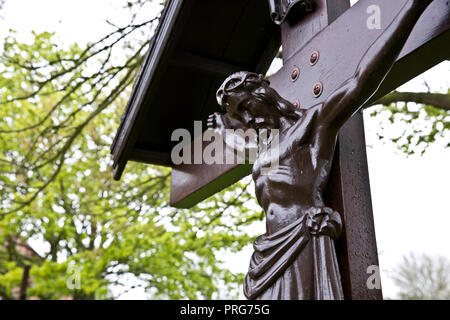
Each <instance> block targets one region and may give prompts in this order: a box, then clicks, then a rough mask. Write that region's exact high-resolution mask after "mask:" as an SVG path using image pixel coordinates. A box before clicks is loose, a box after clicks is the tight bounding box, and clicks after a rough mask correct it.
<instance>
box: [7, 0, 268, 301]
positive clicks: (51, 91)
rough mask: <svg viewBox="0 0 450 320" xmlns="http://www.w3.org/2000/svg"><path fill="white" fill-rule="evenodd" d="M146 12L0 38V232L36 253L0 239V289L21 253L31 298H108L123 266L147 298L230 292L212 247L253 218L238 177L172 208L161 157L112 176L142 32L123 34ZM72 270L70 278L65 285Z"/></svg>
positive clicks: (235, 238)
mask: <svg viewBox="0 0 450 320" xmlns="http://www.w3.org/2000/svg"><path fill="white" fill-rule="evenodd" d="M142 4H143V2H142V1H136V2H135V3H134V4H133V6H140V5H142ZM131 9H132V10H136V8H135V7H133V8H130V10H131ZM156 22H157V19H156V18H155V19H152V20H148V21H143V22H140V23H135V22H134V21H132V23H131V24H130V25H128V26H125V27H115V30H114V31H113V32H112V33H111V34H109V35H107V36H105V37H104V38H102V39H101V40H99V41H98V42H96V43H92V44H89V45H88V46H87V47H85V48H82V47H80V46H78V45H75V44H74V45H71V46H69V47H68V48H64V47H61V46H58V45H57V44H56V43H55V41H54V40H53V34H51V33H40V34H34V41H33V42H32V43H29V44H24V43H20V42H18V41H17V40H16V39H15V38H14V33H13V32H12V33H11V34H10V35H9V36H8V37H7V38H6V39H5V41H4V53H3V56H2V69H1V73H0V87H1V89H0V96H1V97H0V101H1V102H0V103H1V106H2V107H1V108H0V118H1V119H3V121H2V122H1V123H0V153H1V156H0V171H1V172H2V174H1V176H0V210H1V211H0V215H1V220H0V229H1V230H2V232H1V234H0V243H3V244H6V243H13V241H15V240H16V239H17V240H18V241H20V242H24V243H25V242H30V241H31V242H32V241H34V242H37V243H39V245H40V247H41V248H43V250H41V251H43V254H42V257H40V258H37V259H33V260H32V261H31V260H30V259H29V257H27V256H25V255H23V254H21V252H20V251H19V250H18V249H17V248H16V247H15V246H3V247H1V248H0V251H1V254H0V259H1V262H0V265H1V266H2V273H1V275H0V295H1V296H2V297H3V298H15V297H14V295H13V294H12V292H13V289H14V288H16V287H17V286H19V285H20V282H21V279H22V273H23V271H22V270H23V266H24V265H31V266H32V268H31V271H30V274H31V279H32V280H31V282H30V286H29V288H28V290H27V294H28V296H34V297H38V298H46V299H57V298H61V297H67V296H72V297H73V298H76V299H91V298H110V297H112V296H111V295H112V292H113V291H111V288H112V286H117V285H121V284H122V282H123V279H124V277H125V276H128V275H133V276H135V277H136V278H138V279H139V280H141V281H139V282H138V283H140V285H142V286H144V287H145V288H146V289H148V291H149V293H150V294H151V295H152V296H153V297H154V298H158V297H163V298H164V297H165V298H211V297H217V296H218V295H219V294H220V290H219V289H220V288H222V289H224V290H223V292H225V295H222V297H233V296H235V295H236V292H237V290H238V289H237V285H236V284H237V283H239V282H241V281H242V278H243V275H242V274H237V275H236V274H232V273H231V272H229V271H227V270H223V268H221V262H222V261H221V256H220V255H221V252H222V250H223V248H229V249H230V250H240V249H241V248H242V247H243V246H244V245H246V244H247V243H249V242H250V241H251V236H250V235H248V234H247V233H246V232H244V231H245V230H244V227H245V225H248V224H250V223H251V222H252V221H254V220H257V219H261V218H262V214H261V212H258V211H257V212H255V211H253V210H250V209H249V208H248V209H246V208H245V206H248V207H250V206H251V203H252V202H253V201H254V200H253V199H252V197H251V196H250V193H249V188H248V183H245V182H242V183H239V184H237V185H236V186H234V187H233V189H232V190H233V191H232V192H230V191H224V192H223V193H222V194H221V195H218V197H215V198H212V199H211V200H210V201H207V202H205V203H203V204H202V205H200V206H198V207H196V208H193V209H192V210H176V209H173V208H169V206H168V199H167V195H168V192H167V191H168V183H169V179H168V178H169V170H168V169H165V168H160V167H154V166H145V165H140V164H131V165H130V166H129V167H128V169H127V173H126V174H125V176H124V177H123V178H122V180H121V181H120V182H115V181H112V178H111V173H110V169H109V168H110V165H111V159H110V156H109V147H110V144H111V141H112V139H113V137H114V134H115V131H116V129H117V124H118V123H119V121H120V116H121V113H122V110H123V108H124V106H125V103H126V101H127V98H128V95H129V92H130V86H131V84H132V82H133V79H134V77H135V76H136V73H137V71H138V68H139V65H140V63H141V61H142V59H143V55H144V53H145V50H146V48H147V45H148V43H149V41H150V40H146V39H145V38H146V37H145V36H143V37H142V38H139V37H137V38H133V37H132V36H131V35H132V34H136V33H139V32H140V31H141V30H142V29H143V28H147V27H148V26H149V25H152V24H153V25H154V24H155V23H156ZM118 50H120V51H121V54H115V53H114V52H115V51H118ZM219 197H220V198H222V197H224V198H225V199H227V200H222V199H221V200H220V201H219V200H218V199H220V198H219ZM74 267H75V268H74ZM68 270H69V272H68ZM72 271H77V272H80V274H79V277H80V280H81V286H80V288H78V289H77V288H70V286H68V285H67V283H68V281H70V278H71V276H73V274H72Z"/></svg>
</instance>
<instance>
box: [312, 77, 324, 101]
mask: <svg viewBox="0 0 450 320" xmlns="http://www.w3.org/2000/svg"><path fill="white" fill-rule="evenodd" d="M322 91H323V85H322V82H320V81H319V82H316V83H315V84H314V87H313V94H314V97H316V98H317V97H319V96H320V95H321V94H322Z"/></svg>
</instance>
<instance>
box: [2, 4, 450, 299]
mask: <svg viewBox="0 0 450 320" xmlns="http://www.w3.org/2000/svg"><path fill="white" fill-rule="evenodd" d="M122 3H123V2H122V1H118V0H116V1H113V0H95V1H92V0H89V1H88V0H77V1H74V0H39V1H36V0H6V3H5V7H4V9H3V10H2V11H0V16H2V17H3V18H0V39H2V38H3V37H4V35H5V34H6V33H7V30H8V29H10V28H12V29H15V30H17V31H18V32H19V36H20V37H21V39H27V37H28V36H27V35H28V34H29V32H30V31H31V30H35V31H57V35H58V37H59V38H60V39H61V40H63V41H64V42H66V43H68V44H69V43H73V42H79V43H86V42H87V41H94V40H96V39H98V38H99V37H100V36H102V35H104V34H105V33H107V32H108V31H109V30H110V26H109V25H108V24H106V23H105V20H106V19H108V20H111V21H113V22H114V23H116V24H119V25H120V24H121V21H122V22H123V24H125V23H126V21H127V20H126V17H125V16H123V15H122V16H121V15H118V12H119V8H120V5H121V4H122ZM148 14H150V15H151V16H154V13H152V10H151V9H149V10H148ZM0 41H1V40H0ZM424 79H426V81H427V83H428V84H429V85H430V87H431V88H432V90H433V91H440V92H447V89H448V87H449V82H450V62H448V61H447V62H445V63H442V64H440V65H438V66H437V67H435V68H433V69H431V70H429V71H428V72H427V73H426V74H424V75H422V76H420V77H418V79H415V80H413V81H411V82H409V83H408V84H406V85H404V86H402V87H401V88H400V89H401V90H404V91H406V90H410V91H425V90H426V87H424V85H423V80H424ZM365 125H366V140H367V143H368V145H371V147H369V148H368V150H367V153H368V158H369V173H370V179H371V180H370V184H371V189H372V200H373V209H374V216H375V226H376V235H377V243H378V250H379V252H380V257H379V258H380V266H381V270H382V281H383V282H382V285H383V291H384V294H385V296H386V297H395V294H396V289H395V286H394V285H393V284H392V281H391V280H390V279H389V278H388V277H387V271H389V270H392V268H393V267H394V266H395V265H396V264H397V263H399V262H400V261H401V257H402V256H403V255H404V254H407V253H409V252H416V253H423V252H425V253H430V254H441V255H444V256H446V257H448V258H450V250H449V249H448V244H449V243H450V232H449V231H448V226H450V193H449V191H448V190H449V187H448V182H449V181H450V169H449V164H450V150H449V149H444V147H443V145H438V144H436V145H434V146H433V147H432V148H431V149H430V150H429V151H427V152H426V153H425V155H424V156H422V157H421V156H417V155H414V156H410V157H408V158H407V157H406V156H405V155H404V154H402V153H400V152H399V151H397V149H396V148H395V147H394V146H392V145H390V144H387V145H383V144H382V143H380V141H378V138H377V136H376V133H377V132H379V129H378V127H377V126H378V122H377V121H376V120H374V119H369V117H367V115H366V117H365ZM387 130H390V129H387ZM257 228H259V229H260V230H259V233H264V232H265V230H264V224H259V227H257ZM251 253H252V251H251V246H249V247H248V248H247V250H244V251H243V252H241V253H239V254H236V255H231V256H230V257H229V258H230V260H231V261H230V263H229V264H227V265H228V266H229V267H230V269H232V270H234V271H240V272H246V271H247V268H248V262H249V259H250V255H251ZM122 298H131V299H136V298H145V293H144V292H143V291H142V290H140V289H136V290H134V291H131V292H129V293H128V294H126V295H124V296H123V297H122Z"/></svg>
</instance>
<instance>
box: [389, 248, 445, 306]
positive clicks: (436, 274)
mask: <svg viewBox="0 0 450 320" xmlns="http://www.w3.org/2000/svg"><path fill="white" fill-rule="evenodd" d="M392 279H393V280H394V282H395V284H396V285H397V286H398V288H399V289H400V291H399V297H400V299H405V300H448V299H450V261H449V260H448V259H447V258H445V257H441V256H437V257H431V256H429V255H425V254H423V255H414V254H412V253H411V254H410V255H409V256H404V257H403V262H402V263H401V264H400V265H399V266H398V267H397V268H396V269H395V270H394V274H393V275H392Z"/></svg>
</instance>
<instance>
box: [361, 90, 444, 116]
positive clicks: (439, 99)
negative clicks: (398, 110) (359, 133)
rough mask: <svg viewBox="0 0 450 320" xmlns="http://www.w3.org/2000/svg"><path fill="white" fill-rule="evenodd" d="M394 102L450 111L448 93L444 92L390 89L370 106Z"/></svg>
mask: <svg viewBox="0 0 450 320" xmlns="http://www.w3.org/2000/svg"><path fill="white" fill-rule="evenodd" d="M395 102H415V103H420V104H427V105H432V106H434V107H436V108H438V109H442V110H447V111H450V94H444V93H427V92H398V91H392V92H391V93H389V94H387V95H385V96H384V97H382V98H380V99H378V100H377V101H375V102H374V103H373V104H371V105H370V106H374V105H378V104H382V105H385V106H387V105H390V104H391V103H395ZM370 106H369V107H370Z"/></svg>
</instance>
